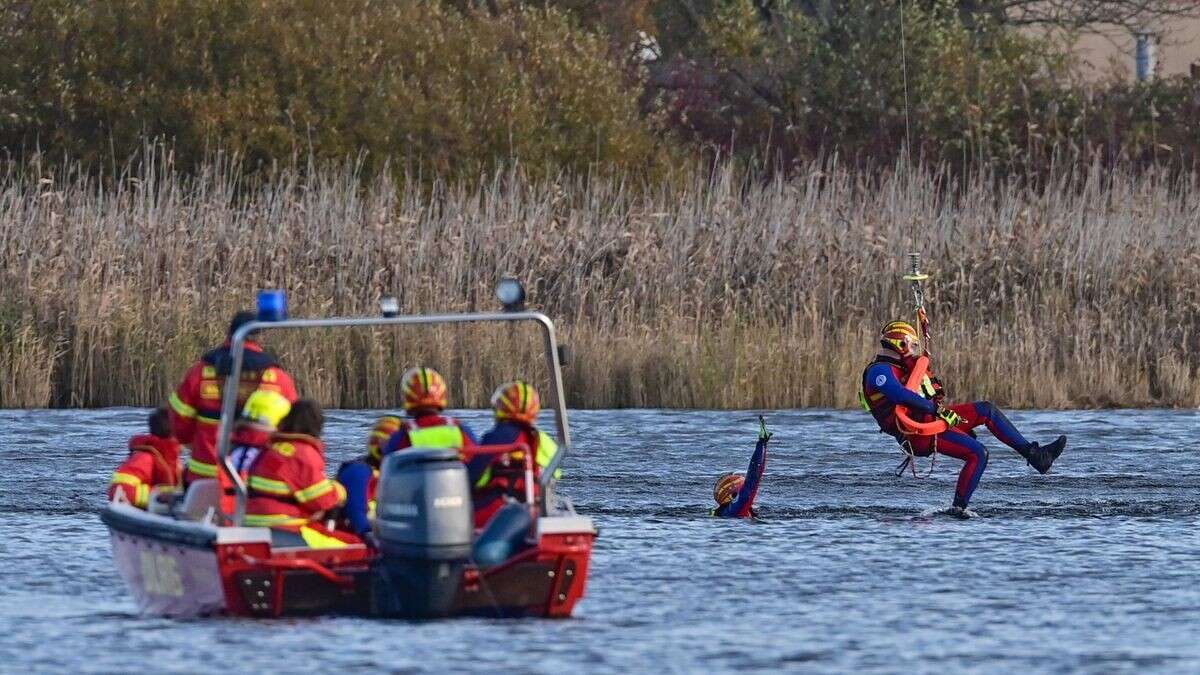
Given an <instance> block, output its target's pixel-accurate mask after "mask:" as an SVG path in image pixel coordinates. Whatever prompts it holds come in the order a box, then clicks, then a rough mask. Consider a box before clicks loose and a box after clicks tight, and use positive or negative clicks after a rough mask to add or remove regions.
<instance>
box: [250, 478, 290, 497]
mask: <svg viewBox="0 0 1200 675" xmlns="http://www.w3.org/2000/svg"><path fill="white" fill-rule="evenodd" d="M249 482H250V487H251V488H252V489H254V490H257V491H259V492H265V493H267V494H269V495H281V496H284V497H286V496H288V495H290V494H292V489H291V488H289V487H288V484H287V483H285V482H283V481H281V480H272V479H270V478H263V477H262V476H250V481H249Z"/></svg>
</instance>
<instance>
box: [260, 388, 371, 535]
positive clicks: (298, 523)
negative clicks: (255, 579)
mask: <svg viewBox="0 0 1200 675" xmlns="http://www.w3.org/2000/svg"><path fill="white" fill-rule="evenodd" d="M324 426H325V416H324V415H323V414H322V412H321V408H320V406H318V405H317V404H316V402H314V401H311V400H309V399H300V400H299V401H296V402H295V403H294V404H293V405H292V409H291V411H290V412H289V413H288V414H287V417H284V418H283V421H281V422H280V423H279V431H278V432H276V433H275V434H273V435H272V436H271V444H270V446H269V447H268V448H267V449H266V451H264V452H262V453H260V454H259V455H258V457H257V458H256V459H255V461H254V462H253V464H251V466H250V470H249V479H248V480H247V481H246V482H247V489H248V496H249V500H248V501H247V502H246V518H245V520H244V522H245V524H246V525H248V526H251V527H270V528H271V542H272V544H273V545H275V546H307V547H309V548H343V547H345V546H346V545H347V544H358V543H362V542H361V541H359V540H358V539H357V538H356V537H354V536H352V535H349V534H347V533H343V532H336V531H333V530H331V529H329V528H328V527H326V526H325V525H324V524H323V523H322V522H321V521H322V520H323V519H324V518H325V516H326V514H327V513H328V511H330V510H331V509H333V508H335V507H337V506H339V505H341V504H342V503H343V502H344V501H345V498H346V492H345V490H344V489H343V488H342V486H341V485H340V484H338V483H337V482H335V481H332V480H330V479H329V478H327V477H326V476H325V444H324V443H323V442H322V441H321V431H322V429H323V428H324Z"/></svg>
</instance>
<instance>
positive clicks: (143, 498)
mask: <svg viewBox="0 0 1200 675" xmlns="http://www.w3.org/2000/svg"><path fill="white" fill-rule="evenodd" d="M149 503H150V486H149V485H146V484H145V483H142V484H141V485H139V486H137V490H136V492H135V494H134V496H133V505H134V506H136V507H138V508H141V509H144V508H146V505H148V504H149Z"/></svg>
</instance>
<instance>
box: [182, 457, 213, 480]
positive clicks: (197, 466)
mask: <svg viewBox="0 0 1200 675" xmlns="http://www.w3.org/2000/svg"><path fill="white" fill-rule="evenodd" d="M187 469H188V471H191V472H192V473H194V474H196V475H197V476H204V477H205V478H216V477H217V465H216V464H209V463H207V462H201V461H200V460H198V459H189V460H188V463H187Z"/></svg>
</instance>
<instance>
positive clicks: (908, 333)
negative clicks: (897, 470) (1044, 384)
mask: <svg viewBox="0 0 1200 675" xmlns="http://www.w3.org/2000/svg"><path fill="white" fill-rule="evenodd" d="M879 344H880V346H881V349H880V351H879V353H877V354H876V355H875V358H874V359H873V360H872V361H871V363H870V364H869V365H868V366H867V368H866V370H864V371H863V376H862V391H861V399H862V404H863V407H864V408H865V409H866V410H867V411H868V412H870V413H871V415H872V416H873V417H874V418H875V421H876V422H877V423H878V424H879V430H880V432H881V433H885V434H888V435H889V436H891V437H892V438H894V439H896V442H897V443H899V444H900V445H901V446H902V447H905V448H907V449H908V450H909V452H911V454H913V455H915V456H918V457H926V456H929V455H931V454H933V453H934V452H935V451H936V452H939V453H941V454H943V455H947V456H949V457H954V458H955V459H960V460H962V461H963V467H962V470H961V471H960V472H959V474H958V484H957V485H956V487H955V490H954V503H953V506H952V508H953V509H954V511H955V512H956V513H957V514H959V515H965V511H966V508H967V504H968V503H969V502H970V501H971V495H972V494H973V493H974V492H975V488H977V487H978V486H979V479H980V477H982V476H983V470H984V469H985V468H986V467H987V462H988V453H987V449H986V448H984V446H983V444H982V443H980V442H979V441H978V440H977V439H976V438H975V433H974V430H975V429H976V428H977V427H980V426H985V427H987V429H988V431H990V432H991V433H992V435H993V436H995V437H996V438H997V439H998V440H999V441H1000V442H1001V443H1004V444H1005V445H1007V446H1008V447H1010V448H1012V449H1013V450H1016V451H1017V454H1019V455H1021V456H1022V457H1024V458H1025V460H1026V461H1027V462H1029V465H1030V466H1032V467H1033V468H1034V469H1037V471H1038V472H1039V473H1046V472H1047V471H1049V470H1050V466H1051V465H1052V464H1054V460H1056V459H1058V456H1059V455H1061V454H1062V451H1063V449H1064V448H1065V447H1066V445H1067V437H1066V436H1059V437H1058V439H1057V440H1055V441H1054V442H1053V443H1050V444H1049V445H1046V446H1041V445H1039V444H1038V443H1032V442H1030V441H1027V440H1026V439H1025V437H1024V436H1022V435H1021V432H1019V431H1017V428H1016V427H1015V426H1013V424H1012V422H1010V421H1009V420H1008V418H1007V417H1006V416H1005V415H1004V413H1003V412H1001V411H1000V409H999V408H997V407H996V406H995V405H993V404H992V403H990V402H988V401H976V402H974V403H962V404H959V405H951V406H947V405H945V404H944V400H945V393H944V391H943V389H942V386H941V383H940V382H939V381H938V380H937V378H936V377H934V376H933V375H932V373H930V374H928V375H927V376H926V378H925V380H924V381H923V382H922V384H921V393H917V392H914V391H912V390H910V389H908V388H907V387H905V386H904V382H905V381H907V379H908V376H909V373H910V372H911V371H912V368H913V366H914V365H915V363H916V360H917V358H918V357H920V356H921V354H922V351H921V342H920V338H919V337H918V334H917V329H916V328H914V327H913V326H912V324H910V323H908V322H905V321H893V322H891V323H889V324H887V325H886V326H884V328H883V330H882V331H881V332H880V336H879ZM897 405H902V406H904V407H905V408H907V409H908V410H909V411H910V412H911V413H912V414H913V416H914V419H915V420H918V421H922V420H919V419H918V418H923V421H932V420H934V419H940V420H942V421H944V422H945V423H946V424H947V425H948V427H949V428H948V429H947V430H946V431H944V432H942V433H940V434H936V435H926V436H922V435H913V434H906V433H904V432H903V431H901V429H900V427H899V425H898V423H897V420H896V406H897Z"/></svg>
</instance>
